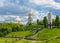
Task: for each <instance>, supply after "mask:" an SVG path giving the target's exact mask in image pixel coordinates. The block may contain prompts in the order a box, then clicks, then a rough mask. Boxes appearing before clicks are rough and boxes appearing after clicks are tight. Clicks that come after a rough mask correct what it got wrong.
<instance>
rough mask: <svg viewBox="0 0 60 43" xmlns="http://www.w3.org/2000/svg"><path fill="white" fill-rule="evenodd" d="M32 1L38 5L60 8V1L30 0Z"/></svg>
mask: <svg viewBox="0 0 60 43" xmlns="http://www.w3.org/2000/svg"><path fill="white" fill-rule="evenodd" d="M29 2H30V3H34V4H36V5H39V6H40V5H43V6H46V7H52V8H55V9H60V3H57V2H55V1H54V0H30V1H29Z"/></svg>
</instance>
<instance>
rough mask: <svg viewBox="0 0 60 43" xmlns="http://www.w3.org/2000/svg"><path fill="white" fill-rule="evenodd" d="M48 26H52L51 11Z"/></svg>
mask: <svg viewBox="0 0 60 43" xmlns="http://www.w3.org/2000/svg"><path fill="white" fill-rule="evenodd" d="M48 28H52V17H51V12H49V13H48Z"/></svg>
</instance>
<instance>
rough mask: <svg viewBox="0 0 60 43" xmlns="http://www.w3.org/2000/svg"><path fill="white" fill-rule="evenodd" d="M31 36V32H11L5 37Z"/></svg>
mask: <svg viewBox="0 0 60 43" xmlns="http://www.w3.org/2000/svg"><path fill="white" fill-rule="evenodd" d="M30 34H32V31H22V32H11V33H9V34H8V35H7V36H17V37H25V36H28V35H30Z"/></svg>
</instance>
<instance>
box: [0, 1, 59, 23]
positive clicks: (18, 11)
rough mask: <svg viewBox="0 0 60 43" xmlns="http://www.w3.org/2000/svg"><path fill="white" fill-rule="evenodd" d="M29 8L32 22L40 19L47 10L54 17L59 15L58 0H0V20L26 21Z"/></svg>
mask: <svg viewBox="0 0 60 43" xmlns="http://www.w3.org/2000/svg"><path fill="white" fill-rule="evenodd" d="M30 10H31V11H32V19H33V22H34V21H36V20H37V19H39V20H42V19H43V17H44V16H47V14H48V12H49V11H50V12H51V14H52V18H55V16H56V15H60V0H0V22H8V21H13V22H18V21H20V22H21V23H23V24H24V23H27V21H28V14H29V13H28V12H29V11H30Z"/></svg>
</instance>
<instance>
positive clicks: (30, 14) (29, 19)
mask: <svg viewBox="0 0 60 43" xmlns="http://www.w3.org/2000/svg"><path fill="white" fill-rule="evenodd" d="M31 16H32V11H31V10H30V11H29V15H28V24H29V25H31V24H32V17H31Z"/></svg>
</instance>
